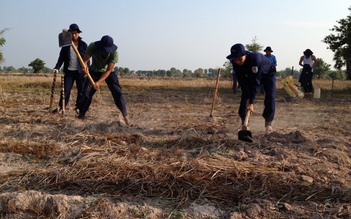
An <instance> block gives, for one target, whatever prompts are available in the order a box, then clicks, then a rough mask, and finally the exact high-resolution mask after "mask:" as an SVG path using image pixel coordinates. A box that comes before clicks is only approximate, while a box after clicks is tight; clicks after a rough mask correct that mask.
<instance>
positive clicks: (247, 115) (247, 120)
mask: <svg viewBox="0 0 351 219" xmlns="http://www.w3.org/2000/svg"><path fill="white" fill-rule="evenodd" d="M250 115H251V111H250V110H247V111H246V116H245V120H244V125H243V127H245V128H247V126H248V124H249V119H250Z"/></svg>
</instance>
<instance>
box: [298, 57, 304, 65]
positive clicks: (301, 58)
mask: <svg viewBox="0 0 351 219" xmlns="http://www.w3.org/2000/svg"><path fill="white" fill-rule="evenodd" d="M302 62H303V56H301V57H300V61H299V65H300V66H302V67H303V64H302Z"/></svg>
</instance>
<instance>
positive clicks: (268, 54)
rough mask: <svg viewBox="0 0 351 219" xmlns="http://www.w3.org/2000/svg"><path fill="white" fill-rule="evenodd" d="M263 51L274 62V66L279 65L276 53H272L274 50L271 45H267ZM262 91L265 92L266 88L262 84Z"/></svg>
mask: <svg viewBox="0 0 351 219" xmlns="http://www.w3.org/2000/svg"><path fill="white" fill-rule="evenodd" d="M263 52H265V53H266V54H264V56H265V57H267V58H268V59H269V60H271V62H273V64H274V66H276V67H277V59H276V57H275V55H273V54H272V52H273V50H272V48H271V47H270V46H267V47H266V48H265V49H264V50H263ZM260 93H261V94H264V89H263V85H261V86H260Z"/></svg>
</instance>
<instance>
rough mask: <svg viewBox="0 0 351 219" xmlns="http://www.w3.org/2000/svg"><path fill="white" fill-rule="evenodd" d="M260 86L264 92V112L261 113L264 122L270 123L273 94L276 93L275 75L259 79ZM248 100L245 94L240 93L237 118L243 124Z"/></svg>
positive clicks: (273, 100)
mask: <svg viewBox="0 0 351 219" xmlns="http://www.w3.org/2000/svg"><path fill="white" fill-rule="evenodd" d="M261 84H262V85H263V89H264V92H265V97H264V110H263V113H262V116H263V118H264V119H265V122H266V123H267V122H268V123H271V122H272V121H273V119H274V114H275V93H276V76H275V74H272V75H269V76H266V77H264V78H262V79H261ZM247 99H249V97H248V96H247V94H245V93H244V92H242V93H241V101H240V106H239V112H238V113H239V116H240V118H241V121H242V122H244V120H245V116H246V101H247Z"/></svg>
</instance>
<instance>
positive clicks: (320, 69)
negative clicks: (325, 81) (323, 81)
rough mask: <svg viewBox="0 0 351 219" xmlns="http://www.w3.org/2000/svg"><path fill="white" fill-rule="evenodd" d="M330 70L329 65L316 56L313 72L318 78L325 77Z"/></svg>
mask: <svg viewBox="0 0 351 219" xmlns="http://www.w3.org/2000/svg"><path fill="white" fill-rule="evenodd" d="M329 71H330V65H329V64H327V63H326V62H324V60H323V59H321V58H317V65H316V66H315V67H314V69H313V74H314V75H315V76H317V75H318V76H319V77H320V78H325V77H327V75H328V72H329Z"/></svg>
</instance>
